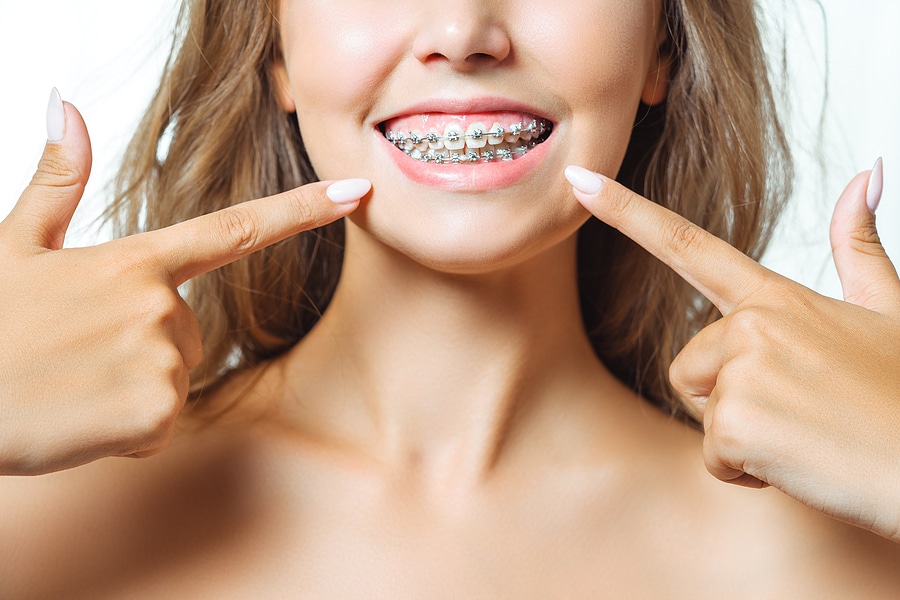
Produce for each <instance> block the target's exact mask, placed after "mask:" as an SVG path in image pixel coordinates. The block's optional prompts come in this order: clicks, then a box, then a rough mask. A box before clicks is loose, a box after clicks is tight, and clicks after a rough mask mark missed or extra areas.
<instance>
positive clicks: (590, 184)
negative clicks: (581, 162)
mask: <svg viewBox="0 0 900 600" xmlns="http://www.w3.org/2000/svg"><path fill="white" fill-rule="evenodd" d="M566 179H568V180H569V183H571V184H572V187H574V188H575V189H577V190H579V191H581V192H584V193H585V194H588V195H589V196H596V195H597V194H599V193H600V190H602V189H603V179H602V178H601V177H600V176H599V175H597V174H596V173H594V172H593V171H588V170H587V169H585V168H583V167H576V166H575V165H571V166H568V167H566Z"/></svg>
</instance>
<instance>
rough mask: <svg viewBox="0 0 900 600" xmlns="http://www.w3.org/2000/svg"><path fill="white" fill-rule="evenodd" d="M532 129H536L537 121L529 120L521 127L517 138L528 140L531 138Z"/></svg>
mask: <svg viewBox="0 0 900 600" xmlns="http://www.w3.org/2000/svg"><path fill="white" fill-rule="evenodd" d="M532 131H537V121H531V122H530V123H528V124H527V125H526V126H525V127H523V128H522V133H520V134H519V139H520V140H522V141H525V142H530V141H531V138H532V135H533V134H532V133H531V132H532Z"/></svg>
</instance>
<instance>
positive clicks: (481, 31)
mask: <svg viewBox="0 0 900 600" xmlns="http://www.w3.org/2000/svg"><path fill="white" fill-rule="evenodd" d="M462 4H466V2H464V0H463V1H461V2H459V3H458V4H457V7H458V8H459V6H460V5H462ZM477 4H479V3H475V5H473V6H472V8H471V9H470V10H457V11H455V13H456V14H448V12H451V13H452V12H454V11H447V10H443V11H437V13H436V14H434V15H433V16H432V18H430V19H428V20H427V22H426V23H425V24H424V26H423V27H422V29H421V30H420V31H419V33H418V35H417V36H416V39H415V42H414V45H413V53H414V54H415V56H416V58H417V59H418V60H419V61H420V62H422V63H423V64H449V65H450V66H451V67H452V68H453V69H454V70H458V71H471V70H473V69H477V68H478V67H480V66H485V65H490V64H494V63H500V62H503V61H504V60H506V58H507V57H508V56H509V55H510V52H511V50H512V46H511V43H510V39H509V36H508V35H507V34H506V32H505V31H504V29H503V27H502V26H501V25H500V23H499V22H498V21H497V20H496V19H494V18H492V17H491V16H490V15H489V14H487V12H486V11H485V10H484V9H483V8H482V7H479V6H477ZM442 5H443V6H444V7H446V6H448V4H445V3H442Z"/></svg>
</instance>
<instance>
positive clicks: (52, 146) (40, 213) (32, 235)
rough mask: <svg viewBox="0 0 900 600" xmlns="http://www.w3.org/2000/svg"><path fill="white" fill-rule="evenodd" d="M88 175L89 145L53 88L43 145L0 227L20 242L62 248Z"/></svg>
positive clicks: (80, 125) (79, 121)
mask: <svg viewBox="0 0 900 600" xmlns="http://www.w3.org/2000/svg"><path fill="white" fill-rule="evenodd" d="M90 173H91V141H90V138H89V137H88V132H87V127H86V126H85V124H84V120H83V119H82V118H81V114H80V113H79V112H78V110H77V109H76V108H75V107H74V106H72V105H71V104H68V103H66V102H63V101H62V98H61V97H60V95H59V92H58V91H57V90H56V88H54V89H53V91H52V92H51V93H50V101H49V103H48V105H47V145H46V146H45V147H44V154H43V155H42V156H41V160H40V162H39V163H38V167H37V171H36V172H35V174H34V177H32V179H31V183H30V184H29V185H28V187H27V188H25V191H24V192H23V193H22V195H21V196H20V197H19V201H18V202H17V203H16V206H15V207H14V208H13V210H12V212H10V215H9V217H7V220H6V221H5V222H4V223H3V225H4V227H5V228H7V227H8V228H10V229H11V232H10V233H11V234H12V236H13V237H14V238H15V239H17V240H18V241H19V242H21V243H23V244H26V245H29V246H32V247H38V248H48V249H51V250H57V249H59V248H62V245H63V240H64V239H65V235H66V229H68V227H69V222H70V221H71V220H72V215H73V214H74V213H75V209H76V208H77V207H78V202H79V201H80V200H81V196H82V194H83V193H84V186H85V185H86V184H87V181H88V177H89V176H90Z"/></svg>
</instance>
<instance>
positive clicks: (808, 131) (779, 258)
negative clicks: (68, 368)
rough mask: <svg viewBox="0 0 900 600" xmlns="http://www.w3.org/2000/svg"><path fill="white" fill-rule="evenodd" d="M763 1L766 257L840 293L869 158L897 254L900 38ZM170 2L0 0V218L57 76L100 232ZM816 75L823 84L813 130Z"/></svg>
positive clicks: (879, 22) (883, 10)
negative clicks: (876, 166) (834, 249)
mask: <svg viewBox="0 0 900 600" xmlns="http://www.w3.org/2000/svg"><path fill="white" fill-rule="evenodd" d="M766 4H767V5H771V6H770V7H769V9H768V10H769V12H768V13H767V16H766V18H765V21H766V23H767V24H768V25H769V26H770V27H771V35H772V37H773V38H775V39H776V40H777V39H781V33H780V32H782V31H785V32H786V38H787V40H788V44H787V47H788V57H789V66H790V74H791V76H790V79H789V81H790V87H791V88H792V90H791V91H792V101H791V103H790V104H791V108H790V110H791V113H790V114H791V118H790V126H791V129H792V137H793V140H794V147H795V151H796V153H797V159H798V166H799V167H800V177H799V187H798V191H797V194H796V198H795V201H794V203H793V205H792V207H791V209H790V210H789V212H788V214H787V215H786V218H785V220H784V221H783V222H782V225H781V228H780V232H779V236H778V238H777V240H776V244H775V245H774V246H773V248H772V250H771V251H770V252H769V254H768V255H767V257H766V260H765V263H766V264H767V265H769V266H771V267H772V268H774V269H776V270H778V271H780V272H782V273H784V274H786V275H788V276H790V277H792V278H794V279H797V280H800V281H801V282H803V283H805V284H806V285H810V286H811V287H814V288H816V289H818V290H819V291H822V292H823V293H827V294H829V295H832V296H839V295H840V288H839V286H838V284H837V280H836V278H835V277H834V275H833V268H832V267H831V264H830V255H829V243H828V232H827V229H828V219H829V218H830V214H831V209H832V206H833V204H834V201H835V200H836V199H837V197H838V195H839V193H840V191H841V189H843V186H844V185H845V184H846V182H847V181H849V180H850V178H851V177H852V176H853V175H854V174H855V173H856V172H858V171H861V170H864V169H868V168H870V167H871V165H872V163H873V162H874V160H875V158H876V157H878V156H883V157H884V159H885V168H886V173H885V179H886V183H885V195H884V199H883V201H882V206H881V208H880V209H879V229H880V232H881V235H882V238H883V239H884V241H885V245H886V246H887V247H888V252H889V253H890V254H891V255H892V256H893V257H895V258H900V185H898V183H897V182H898V181H900V110H898V103H897V98H898V97H900V66H898V62H900V36H897V35H895V34H896V31H895V29H896V27H897V26H898V24H900V2H897V1H896V0H854V1H853V2H850V1H849V0H821V3H817V2H816V1H815V0H768V1H767V2H766ZM820 4H821V7H822V8H824V11H825V15H826V16H825V17H824V18H823V15H822V11H821V10H820ZM176 5H177V2H176V0H152V1H149V0H143V1H137V0H133V1H128V2H126V1H123V0H77V1H72V0H30V1H29V2H21V1H16V0H0V82H2V84H0V85H2V94H0V118H2V127H0V131H2V136H0V169H2V170H0V216H2V215H5V214H6V213H7V212H8V211H9V209H10V208H11V207H12V205H13V204H14V202H15V200H16V198H17V197H18V195H19V193H20V192H21V190H22V188H23V187H24V186H25V185H26V184H27V183H28V180H29V179H30V177H31V173H32V171H33V169H34V166H35V164H36V163H37V160H38V158H39V156H40V153H41V149H42V147H43V142H44V139H45V137H46V132H45V126H44V115H45V111H46V102H47V98H48V96H49V91H50V88H51V87H52V86H57V87H58V88H59V89H60V90H61V92H62V94H63V97H64V98H65V99H66V100H69V101H71V102H73V103H74V104H76V106H78V108H79V109H80V110H81V111H82V113H83V114H84V116H85V120H86V121H87V123H88V128H89V130H90V132H91V137H92V140H93V144H94V175H93V177H92V180H91V183H90V185H89V187H88V190H87V193H86V196H85V201H84V202H83V207H82V209H80V211H79V215H78V216H77V217H76V224H75V227H74V229H73V230H72V232H71V234H70V237H69V243H71V244H85V243H91V242H92V241H94V240H96V239H99V238H98V237H97V233H96V231H95V228H94V227H93V226H92V225H91V219H92V217H93V216H95V215H96V213H97V211H98V210H99V207H101V206H102V205H103V203H104V201H105V198H106V196H105V191H104V189H103V185H104V184H105V182H106V180H107V179H108V177H109V175H110V174H111V173H112V170H113V168H114V165H115V162H116V160H117V158H118V157H119V156H120V154H121V151H122V149H123V148H124V145H125V144H126V142H127V140H128V137H129V135H130V133H131V132H132V131H133V129H134V128H135V126H136V124H137V122H138V119H139V117H140V113H141V111H142V109H143V108H144V106H145V105H146V103H147V101H148V99H149V96H150V94H151V92H152V90H153V89H154V86H155V84H156V81H157V78H158V74H159V72H160V70H161V68H162V64H163V61H164V58H165V55H166V53H167V50H168V43H169V37H168V35H169V32H170V31H171V28H172V23H173V22H174V19H175V11H176ZM826 40H827V41H826ZM826 72H827V74H828V80H827V83H828V92H829V94H828V102H827V104H826V109H825V111H826V112H825V114H824V116H825V128H824V131H823V132H821V133H822V135H820V131H819V129H820V128H819V127H818V123H819V121H820V117H821V116H822V111H821V105H822V99H823V95H824V91H825V89H826V79H825V73H826ZM820 158H823V159H824V160H819V159H820Z"/></svg>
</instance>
